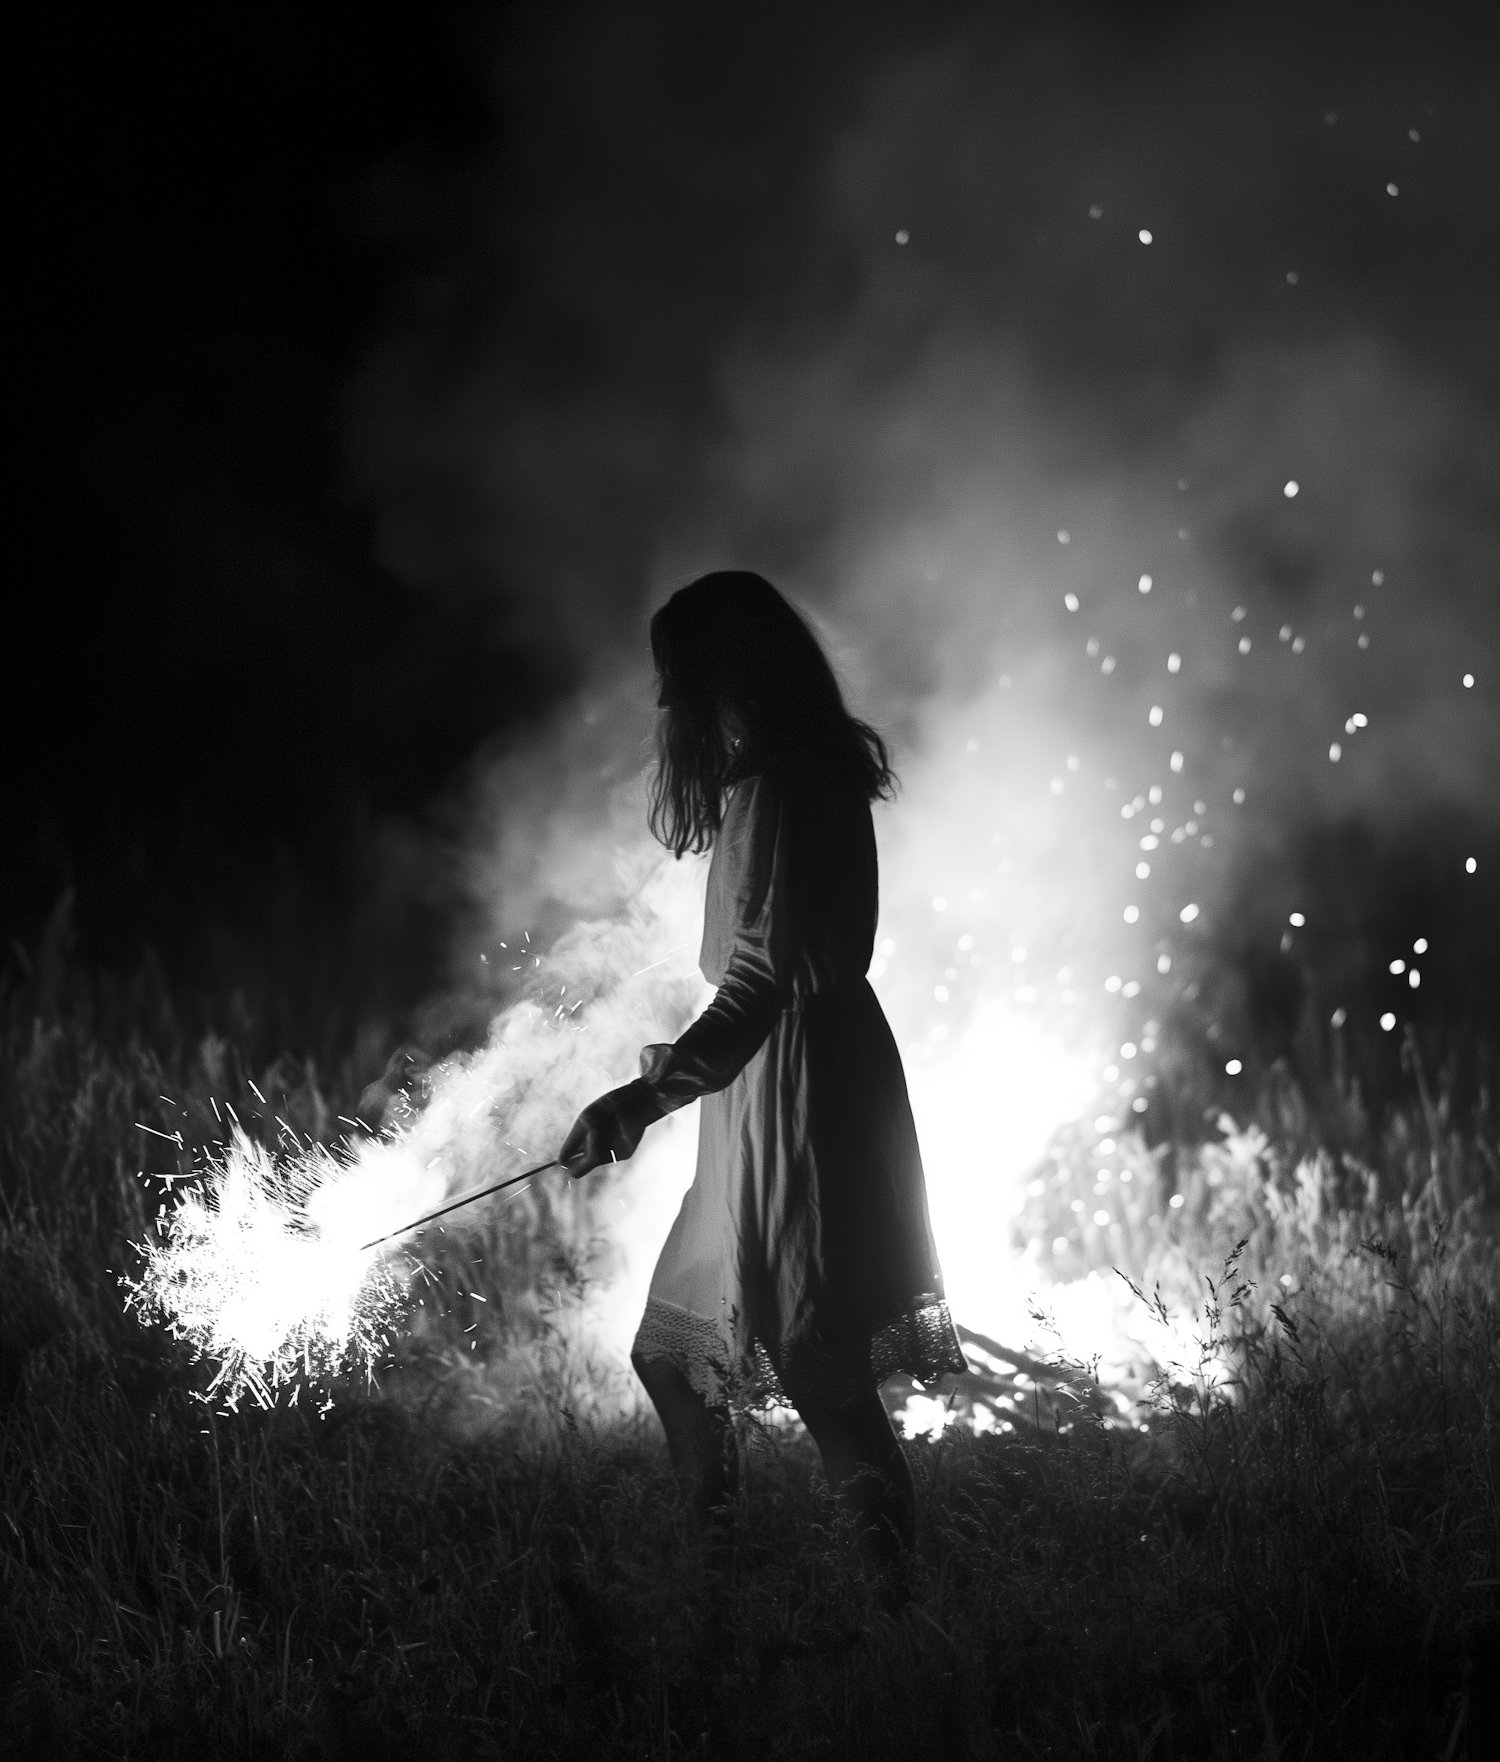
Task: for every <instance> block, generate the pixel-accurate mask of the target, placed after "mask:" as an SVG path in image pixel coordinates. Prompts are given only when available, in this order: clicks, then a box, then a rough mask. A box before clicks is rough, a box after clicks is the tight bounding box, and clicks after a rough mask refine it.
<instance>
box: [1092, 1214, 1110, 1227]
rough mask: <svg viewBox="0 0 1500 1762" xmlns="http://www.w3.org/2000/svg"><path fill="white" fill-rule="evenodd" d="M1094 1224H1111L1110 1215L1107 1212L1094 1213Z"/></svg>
mask: <svg viewBox="0 0 1500 1762" xmlns="http://www.w3.org/2000/svg"><path fill="white" fill-rule="evenodd" d="M1094 1222H1095V1223H1096V1224H1107V1223H1108V1222H1109V1213H1108V1212H1107V1211H1096V1212H1095V1213H1094Z"/></svg>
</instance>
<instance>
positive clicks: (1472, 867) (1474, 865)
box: [1464, 857, 1479, 875]
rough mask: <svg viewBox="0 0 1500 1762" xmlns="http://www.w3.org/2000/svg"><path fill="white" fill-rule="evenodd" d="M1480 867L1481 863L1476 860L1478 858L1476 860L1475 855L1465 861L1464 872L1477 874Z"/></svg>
mask: <svg viewBox="0 0 1500 1762" xmlns="http://www.w3.org/2000/svg"><path fill="white" fill-rule="evenodd" d="M1478 868H1479V864H1478V862H1477V861H1476V860H1475V858H1473V857H1468V858H1467V859H1466V860H1465V862H1464V873H1465V874H1466V875H1473V874H1475V873H1476V872H1477V871H1478Z"/></svg>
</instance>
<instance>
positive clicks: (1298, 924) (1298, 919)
mask: <svg viewBox="0 0 1500 1762" xmlns="http://www.w3.org/2000/svg"><path fill="white" fill-rule="evenodd" d="M1306 922H1307V919H1306V918H1304V917H1303V915H1302V913H1301V912H1293V913H1292V914H1291V916H1290V917H1289V918H1288V919H1287V923H1289V924H1290V925H1291V926H1292V928H1293V929H1294V930H1300V929H1301V928H1302V926H1303V925H1304V924H1305V923H1306Z"/></svg>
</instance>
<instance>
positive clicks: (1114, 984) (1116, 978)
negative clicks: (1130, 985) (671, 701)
mask: <svg viewBox="0 0 1500 1762" xmlns="http://www.w3.org/2000/svg"><path fill="white" fill-rule="evenodd" d="M1122 982H1123V981H1122V980H1121V978H1120V975H1119V974H1118V973H1111V974H1110V976H1109V977H1108V978H1107V979H1106V980H1105V981H1104V989H1105V990H1106V991H1110V992H1114V991H1118V990H1119V989H1120V986H1121V984H1122Z"/></svg>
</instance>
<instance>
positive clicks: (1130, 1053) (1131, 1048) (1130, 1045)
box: [1120, 1040, 1140, 1059]
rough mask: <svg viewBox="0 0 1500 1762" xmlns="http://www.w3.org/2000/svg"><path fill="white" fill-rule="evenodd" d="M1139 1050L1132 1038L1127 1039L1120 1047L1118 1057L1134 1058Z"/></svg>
mask: <svg viewBox="0 0 1500 1762" xmlns="http://www.w3.org/2000/svg"><path fill="white" fill-rule="evenodd" d="M1139 1051H1140V1048H1139V1047H1138V1046H1137V1045H1136V1043H1135V1042H1134V1041H1133V1040H1127V1041H1126V1042H1125V1044H1124V1045H1123V1046H1122V1047H1121V1048H1120V1057H1121V1058H1126V1059H1129V1058H1134V1057H1135V1055H1136V1053H1137V1052H1139Z"/></svg>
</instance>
